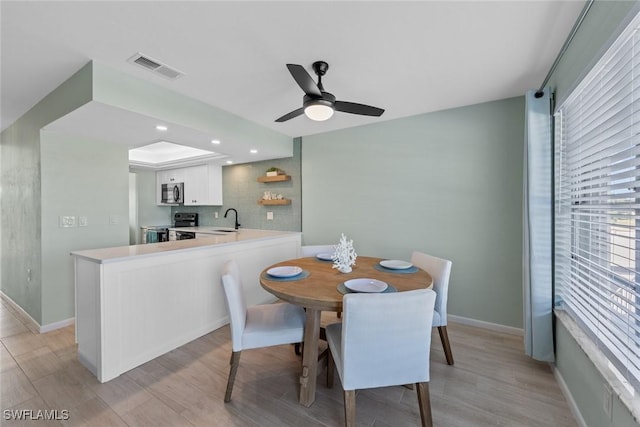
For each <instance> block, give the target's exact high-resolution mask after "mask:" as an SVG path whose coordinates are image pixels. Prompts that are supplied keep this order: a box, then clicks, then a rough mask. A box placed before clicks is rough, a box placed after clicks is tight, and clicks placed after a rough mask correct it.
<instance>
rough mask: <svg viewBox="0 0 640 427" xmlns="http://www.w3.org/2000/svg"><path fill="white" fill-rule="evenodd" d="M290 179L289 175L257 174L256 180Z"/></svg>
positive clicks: (274, 180)
mask: <svg viewBox="0 0 640 427" xmlns="http://www.w3.org/2000/svg"><path fill="white" fill-rule="evenodd" d="M290 179H291V177H290V176H289V175H276V176H259V177H258V182H277V181H289V180H290Z"/></svg>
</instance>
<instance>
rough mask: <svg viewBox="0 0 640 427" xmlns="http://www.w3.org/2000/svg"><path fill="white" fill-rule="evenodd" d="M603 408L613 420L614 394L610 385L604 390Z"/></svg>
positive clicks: (606, 385)
mask: <svg viewBox="0 0 640 427" xmlns="http://www.w3.org/2000/svg"><path fill="white" fill-rule="evenodd" d="M602 406H603V409H604V412H605V413H606V414H607V416H608V417H609V420H611V419H612V418H611V412H612V410H613V393H612V392H611V387H609V385H608V384H604V385H603V388H602Z"/></svg>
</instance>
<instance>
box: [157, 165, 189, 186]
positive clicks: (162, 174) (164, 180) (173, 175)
mask: <svg viewBox="0 0 640 427" xmlns="http://www.w3.org/2000/svg"><path fill="white" fill-rule="evenodd" d="M186 169H188V168H178V169H168V170H163V171H158V172H156V176H158V177H159V178H160V181H159V182H160V184H176V183H178V182H184V178H185V175H186V173H185V172H186Z"/></svg>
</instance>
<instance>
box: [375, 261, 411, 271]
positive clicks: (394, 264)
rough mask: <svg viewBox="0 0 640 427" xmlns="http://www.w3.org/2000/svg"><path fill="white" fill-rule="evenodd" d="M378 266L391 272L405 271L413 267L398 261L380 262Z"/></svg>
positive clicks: (405, 262)
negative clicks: (391, 270)
mask: <svg viewBox="0 0 640 427" xmlns="http://www.w3.org/2000/svg"><path fill="white" fill-rule="evenodd" d="M380 265H381V266H383V267H384V268H391V269H393V270H406V269H407V268H411V267H413V264H411V263H410V262H407V261H400V260H399V259H385V260H384V261H380Z"/></svg>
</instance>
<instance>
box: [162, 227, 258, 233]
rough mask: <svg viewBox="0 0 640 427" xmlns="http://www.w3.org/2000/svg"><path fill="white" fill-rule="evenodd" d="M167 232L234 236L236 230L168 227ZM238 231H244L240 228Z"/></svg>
mask: <svg viewBox="0 0 640 427" xmlns="http://www.w3.org/2000/svg"><path fill="white" fill-rule="evenodd" d="M169 230H174V231H190V232H194V233H204V234H224V235H226V234H236V232H237V231H238V230H234V229H233V228H229V227H208V226H199V227H169ZM220 230H228V231H220ZM240 230H245V229H244V228H241V229H240ZM254 231H267V230H254Z"/></svg>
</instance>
